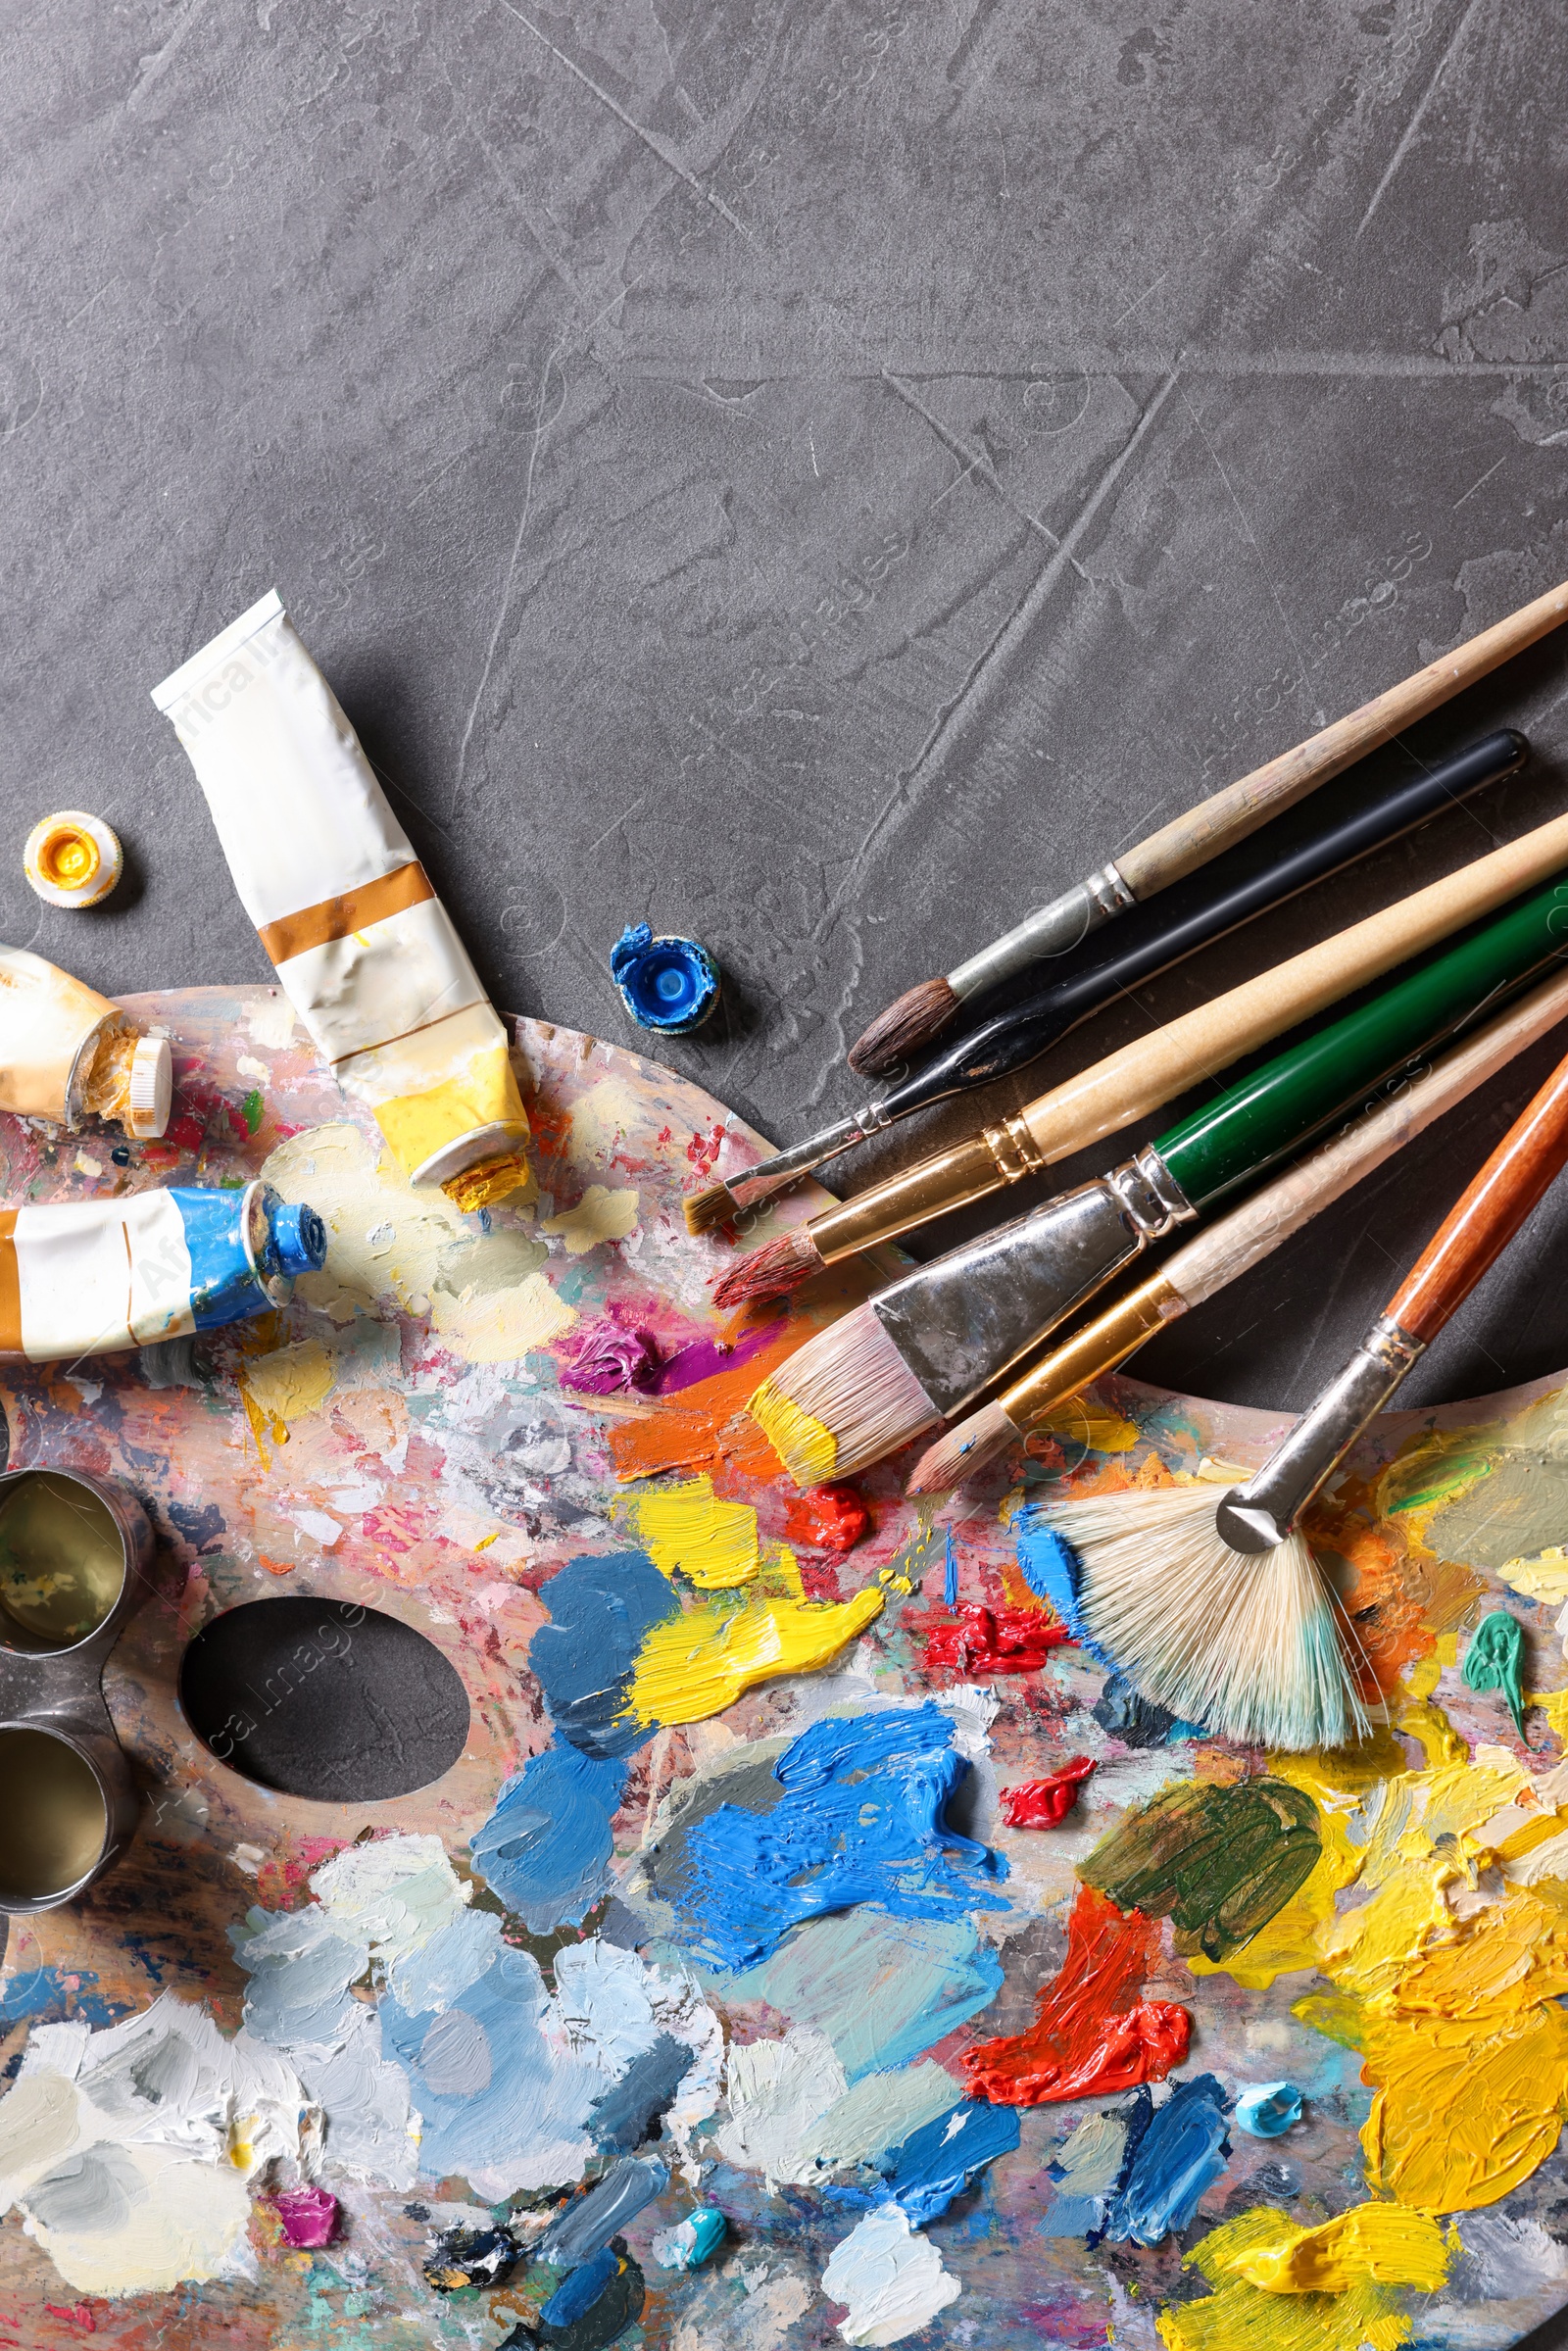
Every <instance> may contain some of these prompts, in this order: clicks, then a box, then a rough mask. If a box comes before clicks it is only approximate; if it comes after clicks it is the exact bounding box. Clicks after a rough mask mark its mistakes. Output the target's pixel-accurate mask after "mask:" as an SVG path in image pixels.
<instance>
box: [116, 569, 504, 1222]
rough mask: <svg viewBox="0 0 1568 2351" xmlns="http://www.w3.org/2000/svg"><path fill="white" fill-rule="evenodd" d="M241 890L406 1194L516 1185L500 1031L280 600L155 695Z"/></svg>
mask: <svg viewBox="0 0 1568 2351" xmlns="http://www.w3.org/2000/svg"><path fill="white" fill-rule="evenodd" d="M153 700H154V702H155V703H156V704H157V706H158V708H159V709H160V710H163V711H164V712H165V713H166V714H167V716H168V717H170V718H171V719H172V722H173V726H174V731H175V733H176V734H177V735H178V737H179V739H180V742H181V743H182V744H183V745H184V747H185V752H186V755H187V757H188V758H189V759H190V763H191V765H192V766H193V767H194V768H195V770H196V774H197V777H198V779H199V780H200V783H201V787H202V790H203V791H204V792H205V793H206V795H207V805H208V807H209V808H211V810H212V814H213V822H214V823H215V824H216V825H217V827H218V837H219V839H220V841H221V843H222V846H223V853H224V855H225V856H226V857H227V858H228V864H229V870H230V872H231V873H232V874H233V876H234V886H235V888H236V889H237V890H238V892H239V895H240V897H241V899H242V900H243V901H244V905H245V910H246V912H247V913H248V914H249V915H250V917H251V920H252V921H253V922H254V923H255V925H256V927H257V930H258V931H259V932H260V933H261V938H262V945H263V946H264V947H265V948H266V950H267V952H268V954H269V955H270V956H271V958H272V961H273V963H274V964H275V965H276V968H277V976H278V979H279V981H280V982H281V983H282V986H283V988H284V990H285V991H286V993H287V995H288V998H289V1001H290V1003H291V1004H293V1006H294V1009H295V1011H296V1012H297V1013H298V1014H299V1016H300V1018H301V1020H303V1021H304V1023H305V1025H306V1027H307V1028H308V1029H309V1030H310V1033H311V1035H312V1037H313V1038H314V1039H315V1041H316V1045H317V1049H318V1051H319V1053H320V1055H321V1057H322V1059H323V1060H324V1061H325V1062H326V1063H327V1065H328V1066H329V1067H330V1069H331V1071H332V1073H333V1075H334V1077H335V1078H336V1079H337V1081H338V1084H339V1085H340V1086H341V1087H342V1088H343V1090H344V1092H345V1093H347V1094H350V1095H352V1096H354V1098H355V1099H356V1100H357V1101H359V1102H364V1103H366V1105H367V1106H368V1108H369V1109H370V1110H372V1111H373V1112H374V1114H375V1120H376V1124H377V1125H378V1126H379V1127H380V1129H381V1132H382V1134H383V1135H384V1136H385V1137H386V1140H387V1142H388V1144H389V1145H390V1146H391V1149H392V1151H393V1154H394V1156H395V1157H396V1159H397V1161H398V1164H399V1165H400V1166H401V1167H402V1169H403V1171H404V1173H405V1174H406V1175H407V1176H408V1178H409V1180H410V1182H411V1183H415V1184H439V1185H440V1186H441V1188H442V1189H443V1191H445V1192H446V1193H447V1194H448V1196H449V1197H450V1198H451V1199H452V1200H454V1201H455V1202H456V1203H457V1205H458V1206H459V1207H460V1208H465V1209H467V1208H480V1207H483V1206H485V1205H486V1204H487V1202H489V1201H491V1200H500V1199H501V1198H503V1197H504V1195H505V1194H507V1193H508V1192H511V1191H514V1190H515V1188H516V1186H517V1185H518V1184H519V1183H520V1182H521V1181H522V1179H523V1174H524V1164H523V1160H522V1157H521V1152H522V1148H523V1146H524V1144H525V1143H526V1142H527V1139H528V1120H527V1114H526V1112H525V1111H524V1109H523V1106H522V1099H521V1097H520V1095H519V1094H518V1092H517V1082H516V1079H515V1076H514V1074H513V1070H512V1064H511V1062H510V1061H509V1059H508V1057H507V1033H506V1030H505V1029H504V1028H503V1027H502V1025H501V1022H500V1020H499V1019H498V1018H497V1017H496V1014H495V1012H494V1010H493V1009H492V1007H491V1005H490V1003H489V1001H488V999H487V998H486V996H485V992H484V989H483V988H482V987H481V985H480V983H479V978H478V974H477V973H476V972H475V970H474V968H473V965H472V964H471V963H470V962H469V960H468V956H467V954H466V950H465V948H464V945H463V942H462V940H461V939H460V938H459V937H458V934H457V931H456V930H455V929H454V927H453V923H452V918H451V916H450V915H449V914H448V912H447V910H446V908H445V906H442V904H441V901H440V900H439V899H438V898H437V897H436V894H435V892H434V890H433V889H432V888H431V886H430V883H429V880H428V878H427V876H426V874H425V871H424V868H423V867H422V866H421V865H420V863H419V861H418V859H417V857H416V856H415V854H414V851H413V848H412V847H411V846H410V843H409V839H408V836H407V835H406V833H405V832H404V830H403V827H402V826H401V825H400V824H399V822H398V820H397V818H396V817H395V816H394V815H393V813H392V810H391V808H389V806H388V805H387V800H386V795H385V794H384V793H383V791H382V790H381V787H380V785H379V784H378V783H377V782H376V779H375V776H374V774H373V773H372V771H371V768H370V763H369V761H368V759H367V758H366V756H365V753H364V752H363V751H362V749H361V748H360V742H359V737H358V736H357V735H356V734H355V732H354V729H353V727H352V726H350V724H349V722H348V720H347V718H346V717H345V716H344V715H343V712H342V710H340V709H339V708H338V704H337V701H336V699H335V697H334V696H333V693H332V690H331V688H330V687H329V686H328V684H327V682H326V680H325V678H324V677H323V676H322V675H321V672H320V671H319V669H318V667H317V666H316V663H315V662H314V661H312V659H311V657H310V655H309V653H308V652H307V651H306V649H305V647H304V645H303V644H302V643H301V641H300V638H299V636H298V634H297V633H296V631H295V629H294V626H293V624H292V622H291V621H290V620H289V617H288V614H287V613H286V612H284V610H283V607H282V605H281V604H280V602H279V601H278V599H277V597H276V596H275V595H268V596H264V597H263V598H262V600H261V602H260V603H259V604H254V605H252V607H251V609H250V611H249V612H242V613H241V615H240V617H239V618H238V619H237V620H236V621H234V622H232V623H231V625H230V626H229V627H227V628H226V629H224V630H223V631H222V632H221V635H219V636H217V637H215V638H214V639H213V641H212V643H211V644H210V645H208V646H205V647H204V648H203V650H202V651H201V652H200V653H198V654H196V655H194V656H193V657H192V658H191V660H190V661H186V662H185V663H184V664H183V665H182V666H181V667H180V668H178V669H176V670H175V671H174V672H173V675H172V677H166V678H165V680H164V682H163V684H162V685H161V686H155V687H154V689H153Z"/></svg>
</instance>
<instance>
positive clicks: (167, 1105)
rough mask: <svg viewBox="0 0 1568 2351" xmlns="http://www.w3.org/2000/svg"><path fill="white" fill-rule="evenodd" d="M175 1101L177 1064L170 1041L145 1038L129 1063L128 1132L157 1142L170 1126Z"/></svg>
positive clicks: (148, 1140)
mask: <svg viewBox="0 0 1568 2351" xmlns="http://www.w3.org/2000/svg"><path fill="white" fill-rule="evenodd" d="M173 1101H174V1062H173V1055H172V1053H171V1052H170V1050H169V1039H168V1038H167V1037H143V1039H142V1041H141V1043H140V1044H139V1045H138V1046H137V1048H136V1051H135V1052H134V1053H133V1054H132V1055H131V1060H130V1083H129V1087H128V1091H127V1096H126V1102H125V1114H124V1119H123V1125H124V1128H125V1132H126V1133H127V1134H128V1135H134V1136H136V1137H137V1138H138V1140H139V1141H141V1142H143V1143H152V1142H156V1140H157V1138H158V1137H159V1136H160V1135H161V1134H162V1133H163V1131H164V1129H165V1128H166V1127H167V1126H168V1124H169V1113H170V1110H171V1109H172V1106H173Z"/></svg>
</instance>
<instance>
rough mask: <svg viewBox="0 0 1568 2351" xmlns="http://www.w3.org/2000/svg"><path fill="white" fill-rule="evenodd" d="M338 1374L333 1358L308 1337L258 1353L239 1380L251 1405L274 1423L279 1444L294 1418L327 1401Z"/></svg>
mask: <svg viewBox="0 0 1568 2351" xmlns="http://www.w3.org/2000/svg"><path fill="white" fill-rule="evenodd" d="M335 1377H336V1372H335V1369H334V1366H333V1363H332V1358H331V1356H330V1355H329V1354H328V1353H327V1351H326V1349H325V1347H323V1346H322V1345H321V1343H320V1341H319V1339H306V1340H302V1341H301V1342H300V1344H299V1345H298V1346H297V1347H278V1348H276V1349H275V1350H274V1351H273V1352H272V1353H271V1354H270V1355H259V1356H256V1357H255V1358H254V1359H253V1360H252V1361H250V1362H249V1363H247V1364H246V1365H245V1367H244V1369H243V1370H242V1371H241V1373H240V1375H239V1382H240V1386H241V1388H242V1389H243V1390H244V1392H245V1397H246V1402H247V1405H249V1406H254V1408H255V1411H256V1412H259V1413H260V1414H261V1415H262V1416H263V1418H264V1420H266V1421H269V1422H270V1424H271V1436H272V1442H273V1444H274V1445H276V1444H279V1443H281V1442H282V1436H283V1435H286V1433H287V1429H288V1424H289V1422H290V1421H293V1420H303V1419H304V1417H305V1415H306V1414H307V1413H308V1412H315V1411H316V1410H317V1409H318V1408H319V1406H320V1405H322V1404H324V1403H325V1401H326V1399H327V1397H328V1396H330V1395H331V1393H332V1383H333V1380H334V1379H335ZM254 1426H255V1421H254V1418H253V1420H252V1427H253V1428H254Z"/></svg>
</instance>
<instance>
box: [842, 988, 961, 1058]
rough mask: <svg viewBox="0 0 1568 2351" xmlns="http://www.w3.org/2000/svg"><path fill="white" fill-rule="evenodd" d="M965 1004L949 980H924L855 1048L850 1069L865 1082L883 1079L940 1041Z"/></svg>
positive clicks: (877, 1020)
mask: <svg viewBox="0 0 1568 2351" xmlns="http://www.w3.org/2000/svg"><path fill="white" fill-rule="evenodd" d="M962 1002H963V999H962V997H960V996H958V995H957V994H956V992H955V991H954V990H953V989H952V988H950V987H949V985H948V983H947V981H946V980H922V981H921V982H920V985H919V986H918V988H907V989H906V990H905V992H904V994H903V995H902V996H901V997H900V998H899V1000H898V1002H897V1004H889V1006H888V1008H887V1010H886V1011H885V1012H879V1013H878V1014H877V1016H876V1018H875V1020H873V1021H872V1023H871V1025H870V1027H869V1028H868V1029H867V1030H866V1032H865V1035H864V1036H863V1037H859V1038H858V1039H857V1040H856V1042H855V1044H854V1045H852V1046H851V1048H850V1067H851V1068H852V1069H854V1070H857V1071H858V1073H859V1075H860V1076H861V1077H863V1078H874V1077H881V1076H882V1074H883V1073H884V1071H886V1070H889V1069H894V1068H896V1067H897V1066H898V1064H899V1063H900V1062H901V1061H907V1059H908V1058H909V1055H910V1054H911V1053H918V1052H919V1051H920V1048H921V1047H922V1046H924V1045H929V1044H930V1042H931V1040H932V1038H933V1037H939V1036H940V1035H941V1033H942V1031H943V1030H944V1029H945V1028H946V1027H947V1025H948V1023H949V1021H950V1020H951V1019H952V1018H953V1015H954V1013H955V1012H956V1010H957V1009H958V1006H959V1004H961V1003H962Z"/></svg>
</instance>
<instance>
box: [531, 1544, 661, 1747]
mask: <svg viewBox="0 0 1568 2351" xmlns="http://www.w3.org/2000/svg"><path fill="white" fill-rule="evenodd" d="M539 1597H540V1598H541V1599H542V1600H543V1602H544V1604H545V1606H546V1607H547V1608H548V1609H549V1611H550V1619H551V1621H550V1623H549V1624H548V1625H541V1626H540V1628H539V1630H538V1632H537V1633H535V1635H534V1637H533V1640H532V1641H531V1643H530V1644H529V1649H528V1663H529V1665H530V1666H531V1668H532V1669H533V1672H534V1674H535V1676H536V1677H537V1679H538V1681H539V1684H540V1686H541V1688H542V1689H543V1690H544V1693H545V1702H546V1704H547V1705H548V1706H549V1708H550V1712H551V1715H552V1716H553V1718H554V1720H555V1722H556V1725H557V1727H558V1729H559V1730H560V1732H561V1734H562V1737H563V1738H564V1739H569V1740H570V1742H571V1744H572V1745H573V1746H574V1747H576V1748H577V1749H578V1750H579V1751H580V1752H581V1753H582V1754H584V1755H592V1756H595V1757H598V1758H600V1759H604V1758H608V1757H610V1756H614V1755H630V1754H632V1753H633V1752H634V1751H635V1750H636V1749H637V1748H638V1747H640V1746H645V1745H646V1744H647V1742H648V1740H649V1739H651V1738H652V1737H653V1732H652V1731H651V1730H647V1729H645V1728H644V1727H643V1726H642V1725H641V1724H639V1723H626V1722H621V1721H618V1720H617V1717H618V1716H619V1715H620V1713H621V1710H622V1708H623V1707H624V1705H625V1703H626V1693H627V1690H628V1689H629V1687H630V1683H631V1675H632V1669H633V1667H634V1666H635V1665H636V1662H637V1657H638V1653H639V1651H640V1650H641V1648H642V1643H643V1636H644V1635H645V1634H646V1633H647V1632H648V1631H649V1629H650V1627H651V1626H654V1625H657V1624H661V1623H662V1621H663V1619H664V1618H665V1617H666V1616H674V1615H676V1614H678V1612H679V1609H680V1601H679V1598H678V1597H677V1596H676V1593H675V1592H674V1589H673V1587H672V1586H671V1585H670V1584H669V1583H668V1581H667V1580H666V1579H665V1578H664V1577H663V1576H662V1575H661V1574H660V1572H659V1570H658V1568H657V1567H656V1566H655V1565H654V1563H653V1561H652V1560H651V1559H650V1558H649V1557H648V1555H647V1553H646V1552H644V1551H616V1552H613V1553H612V1554H611V1555H610V1556H609V1557H606V1558H600V1559H569V1560H568V1561H567V1562H566V1565H565V1566H564V1568H563V1569H562V1570H561V1572H560V1574H559V1575H555V1576H552V1577H551V1578H550V1579H549V1581H548V1583H546V1584H543V1585H541V1587H540V1591H539Z"/></svg>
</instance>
